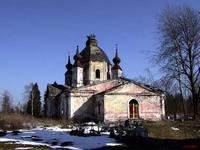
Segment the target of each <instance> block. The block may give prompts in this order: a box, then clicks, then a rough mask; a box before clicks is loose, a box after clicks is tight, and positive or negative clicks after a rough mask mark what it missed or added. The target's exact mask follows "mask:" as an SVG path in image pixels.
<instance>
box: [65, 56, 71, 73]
mask: <svg viewBox="0 0 200 150" xmlns="http://www.w3.org/2000/svg"><path fill="white" fill-rule="evenodd" d="M65 67H66V68H67V69H68V70H71V69H72V64H71V60H70V56H68V63H67V64H66V66H65Z"/></svg>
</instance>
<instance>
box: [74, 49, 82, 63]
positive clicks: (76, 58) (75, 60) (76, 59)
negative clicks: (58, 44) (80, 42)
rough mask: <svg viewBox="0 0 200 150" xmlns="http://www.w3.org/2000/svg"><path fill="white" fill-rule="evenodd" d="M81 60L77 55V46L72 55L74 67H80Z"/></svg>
mask: <svg viewBox="0 0 200 150" xmlns="http://www.w3.org/2000/svg"><path fill="white" fill-rule="evenodd" d="M81 59H82V56H81V55H80V54H79V50H78V46H77V49H76V54H75V55H74V67H81V66H82V65H81V62H80V61H81Z"/></svg>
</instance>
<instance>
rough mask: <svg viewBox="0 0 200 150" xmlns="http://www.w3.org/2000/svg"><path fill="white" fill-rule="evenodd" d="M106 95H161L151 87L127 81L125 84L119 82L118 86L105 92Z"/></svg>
mask: <svg viewBox="0 0 200 150" xmlns="http://www.w3.org/2000/svg"><path fill="white" fill-rule="evenodd" d="M105 94H107V95H121V94H122V95H123V94H125V95H161V93H159V92H157V91H153V90H152V89H150V88H148V87H145V86H141V85H137V84H135V83H133V82H128V83H125V84H121V85H120V86H118V87H115V88H113V89H110V90H108V91H106V92H105Z"/></svg>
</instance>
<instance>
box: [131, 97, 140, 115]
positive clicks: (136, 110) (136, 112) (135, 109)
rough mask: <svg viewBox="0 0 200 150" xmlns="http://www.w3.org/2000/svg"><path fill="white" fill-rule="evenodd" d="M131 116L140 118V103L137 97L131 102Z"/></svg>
mask: <svg viewBox="0 0 200 150" xmlns="http://www.w3.org/2000/svg"><path fill="white" fill-rule="evenodd" d="M129 118H132V119H138V118H139V104H138V102H137V101H136V100H135V99H133V100H131V101H130V102H129Z"/></svg>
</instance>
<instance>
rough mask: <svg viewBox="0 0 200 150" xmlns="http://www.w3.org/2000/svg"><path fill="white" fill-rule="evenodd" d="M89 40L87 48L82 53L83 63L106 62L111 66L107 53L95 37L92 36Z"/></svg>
mask: <svg viewBox="0 0 200 150" xmlns="http://www.w3.org/2000/svg"><path fill="white" fill-rule="evenodd" d="M87 38H88V40H87V41H86V47H85V48H84V49H83V50H82V51H81V53H80V55H81V56H82V59H81V62H83V63H85V62H89V61H101V62H102V61H105V62H107V63H109V64H110V60H109V59H108V57H107V55H106V53H105V52H104V51H103V50H102V49H101V48H100V47H99V46H98V44H97V40H96V39H95V35H90V36H88V37H87Z"/></svg>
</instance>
